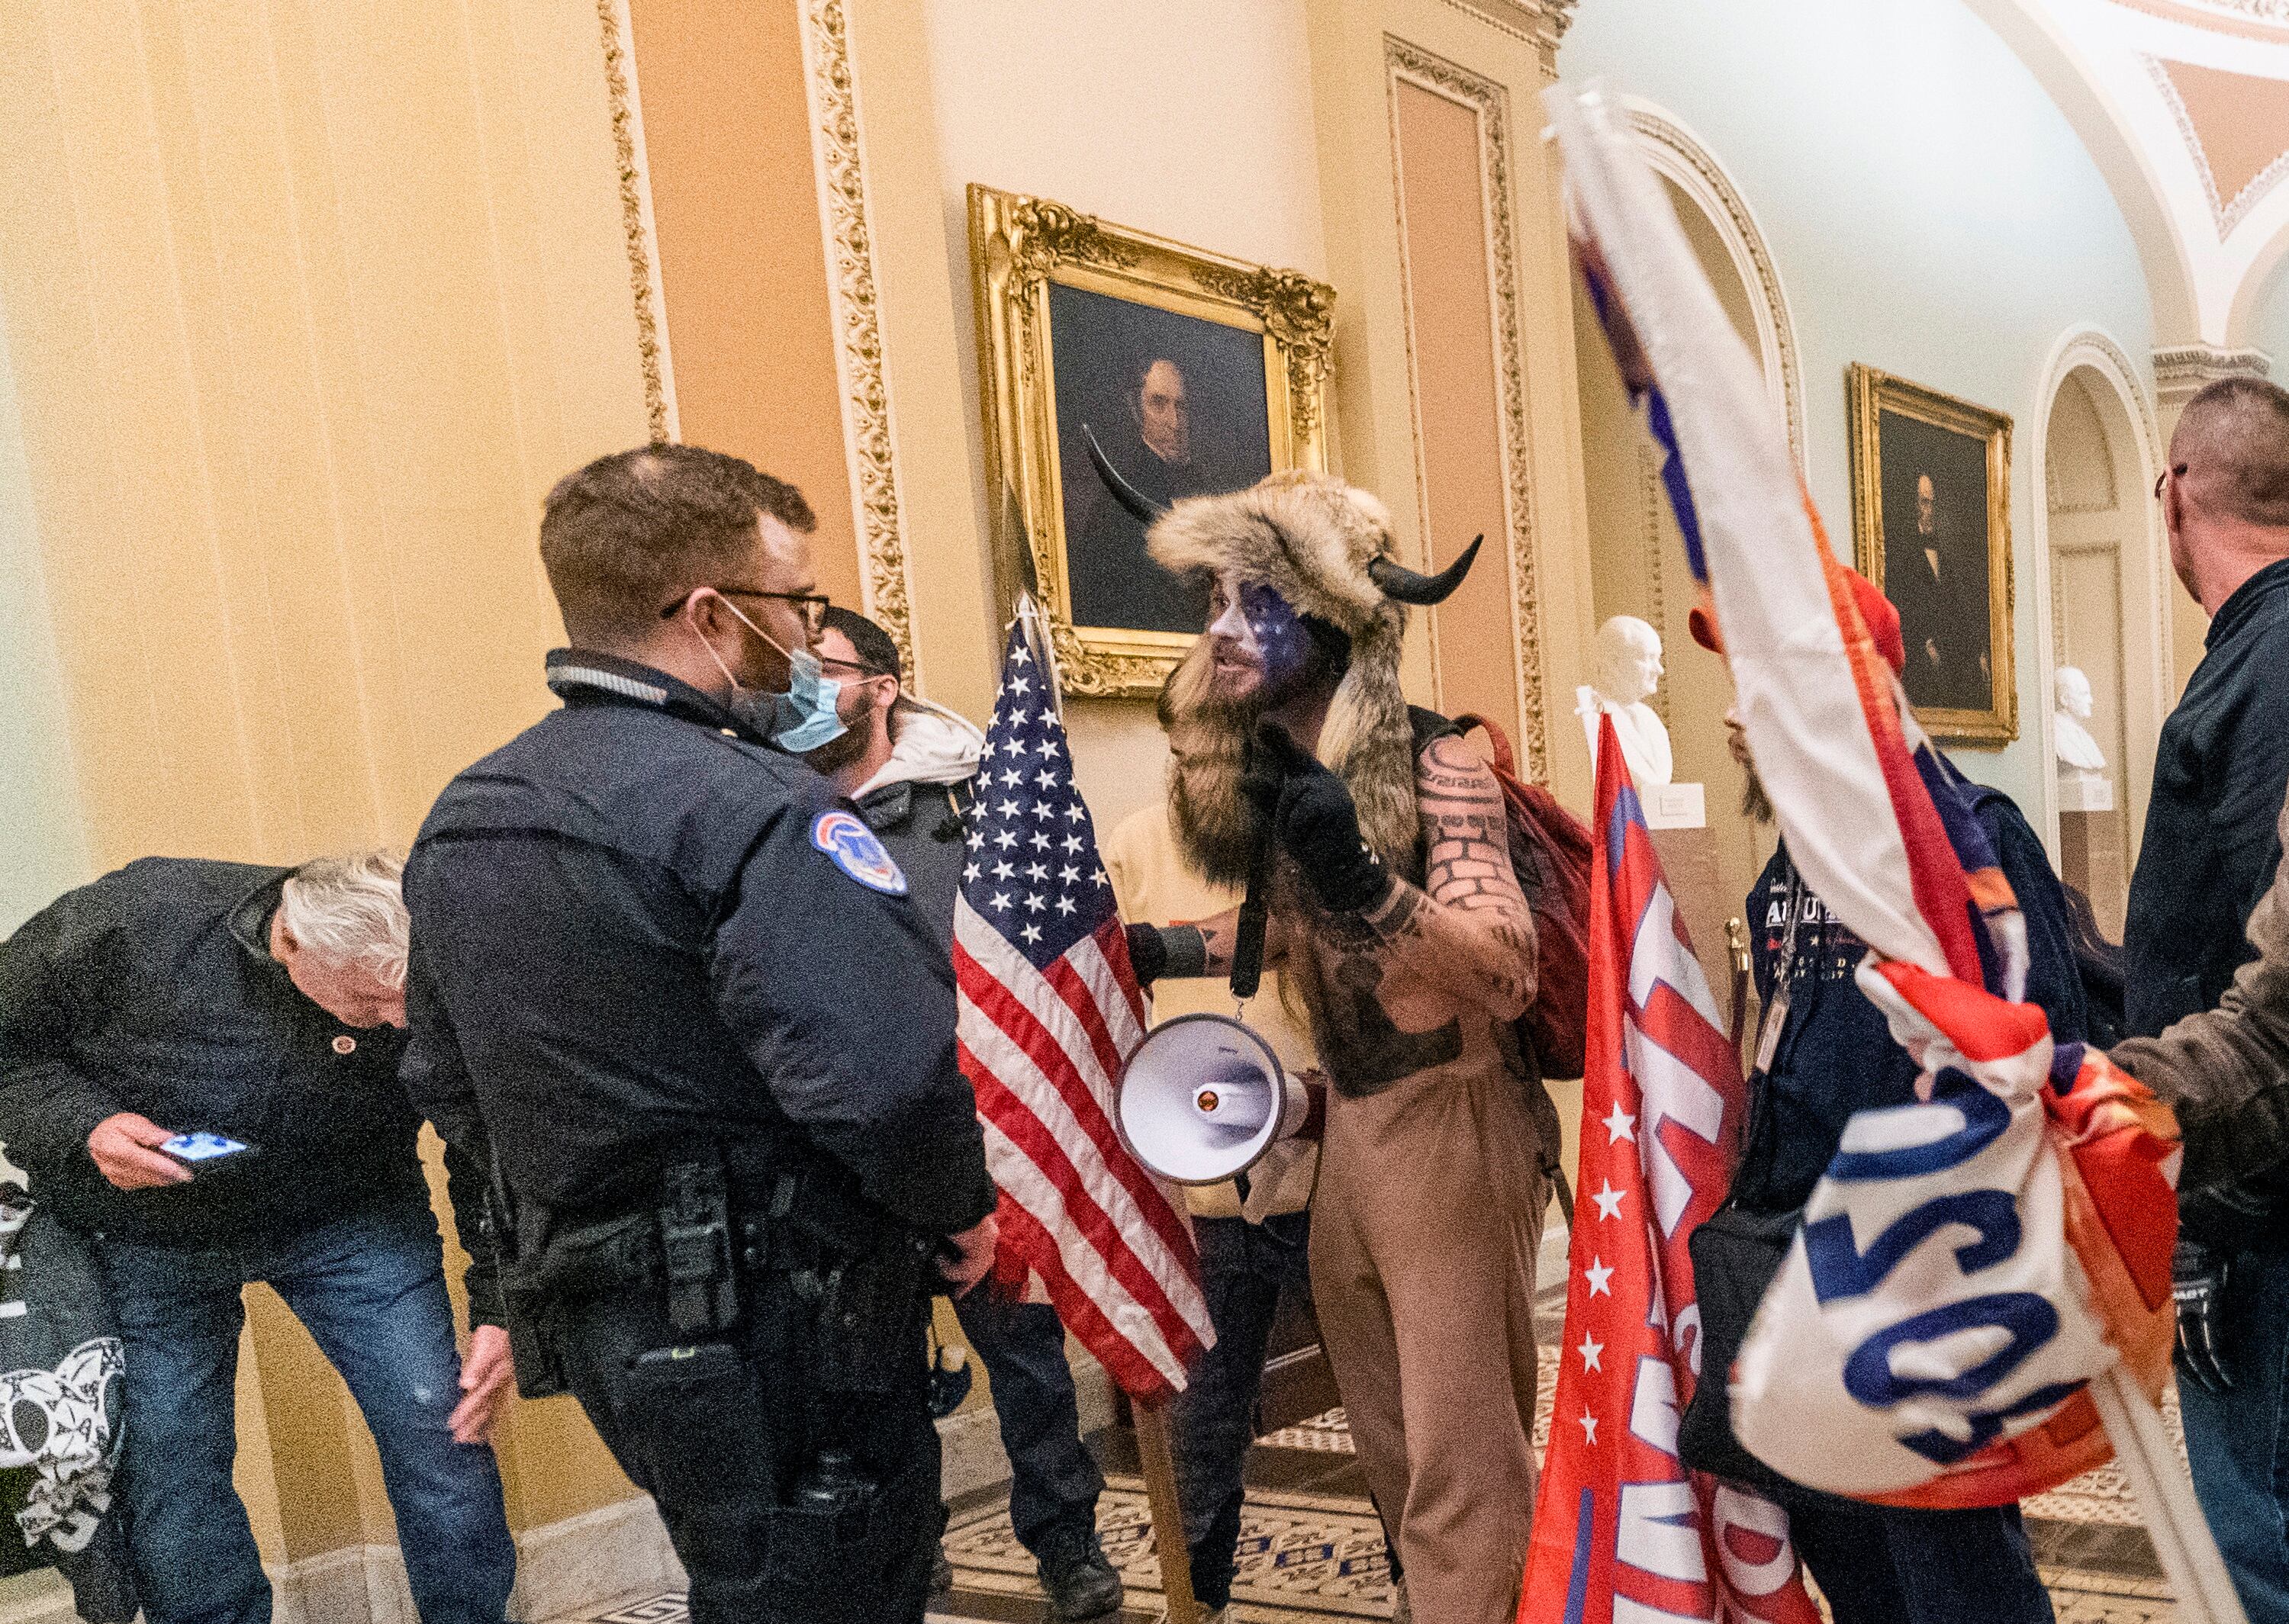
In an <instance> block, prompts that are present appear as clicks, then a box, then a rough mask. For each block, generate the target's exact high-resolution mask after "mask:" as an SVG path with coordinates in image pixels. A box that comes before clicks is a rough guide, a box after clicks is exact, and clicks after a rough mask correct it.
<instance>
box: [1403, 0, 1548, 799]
mask: <svg viewBox="0 0 2289 1624" xmlns="http://www.w3.org/2000/svg"><path fill="white" fill-rule="evenodd" d="M1383 44H1384V66H1385V68H1386V70H1387V72H1388V74H1389V76H1390V80H1391V89H1392V119H1393V121H1394V123H1393V128H1392V154H1393V156H1394V159H1395V158H1396V155H1397V153H1398V131H1397V127H1396V120H1397V117H1398V102H1397V97H1396V92H1397V87H1398V84H1399V83H1400V81H1401V80H1405V81H1407V82H1408V83H1410V84H1415V85H1416V86H1417V87H1419V88H1421V89H1423V90H1426V91H1429V92H1432V93H1433V94H1435V95H1440V96H1444V97H1446V98H1447V99H1448V100H1451V101H1457V102H1461V103H1462V104H1464V106H1466V107H1470V108H1471V109H1472V111H1473V112H1474V113H1476V114H1477V115H1478V125H1479V187H1480V193H1481V196H1482V198H1483V200H1484V206H1485V209H1486V217H1487V279H1488V281H1489V282H1490V283H1492V285H1493V288H1494V304H1495V309H1494V314H1495V375H1496V376H1497V377H1498V378H1501V380H1502V434H1503V440H1502V455H1503V494H1504V497H1505V498H1506V499H1505V502H1504V506H1505V508H1506V510H1507V511H1506V513H1505V514H1504V519H1505V521H1506V522H1505V535H1504V541H1505V543H1506V544H1507V545H1505V546H1504V548H1503V554H1504V559H1505V561H1506V562H1507V564H1508V566H1509V569H1510V584H1511V605H1510V613H1511V640H1512V643H1513V646H1514V649H1515V657H1514V658H1513V661H1512V664H1513V665H1514V666H1515V667H1516V674H1517V693H1516V697H1517V701H1518V713H1519V720H1520V722H1521V728H1522V731H1523V732H1524V733H1525V735H1526V737H1525V739H1524V740H1523V741H1522V744H1523V746H1524V749H1525V757H1526V759H1525V763H1524V765H1525V768H1526V772H1527V776H1528V777H1531V778H1535V779H1537V780H1545V781H1546V780H1547V778H1548V776H1549V771H1550V743H1549V718H1548V715H1547V713H1546V711H1545V701H1544V696H1543V681H1542V606H1541V601H1540V596H1539V588H1538V585H1537V580H1536V576H1535V537H1534V488H1533V481H1532V474H1531V469H1530V467H1529V459H1530V457H1531V450H1530V447H1531V444H1532V441H1531V437H1530V434H1531V431H1530V429H1529V426H1528V424H1527V387H1526V347H1525V344H1524V341H1523V339H1522V338H1520V336H1519V335H1520V332H1521V330H1522V322H1521V320H1520V315H1519V310H1520V300H1519V275H1518V248H1517V243H1518V230H1517V224H1516V221H1515V219H1514V218H1513V215H1512V211H1511V147H1510V94H1509V92H1507V91H1505V90H1504V89H1503V87H1502V85H1500V84H1496V83H1495V81H1494V80H1492V79H1487V78H1484V77H1482V76H1479V75H1478V74H1474V73H1472V72H1471V71H1470V70H1469V69H1468V68H1463V67H1460V66H1458V65H1456V63H1453V62H1449V61H1448V60H1446V59H1444V58H1443V57H1438V56H1434V55H1432V53H1431V52H1427V51H1425V50H1424V49H1423V48H1422V47H1421V46H1419V45H1416V44H1412V43H1411V42H1409V41H1407V40H1403V39H1400V38H1399V37H1398V36H1395V35H1388V34H1387V35H1385V36H1384V42H1383ZM1399 240H1400V282H1401V284H1402V287H1401V297H1402V299H1403V300H1404V302H1405V303H1406V304H1407V306H1408V317H1407V328H1408V340H1407V347H1408V386H1409V389H1410V390H1411V389H1412V387H1413V378H1414V362H1415V338H1414V329H1415V319H1414V312H1413V307H1412V306H1413V299H1412V295H1411V294H1408V293H1407V291H1406V290H1405V286H1404V284H1405V283H1406V281H1407V276H1408V268H1407V262H1406V261H1407V256H1406V248H1405V244H1406V241H1407V235H1406V226H1405V221H1404V220H1402V221H1401V222H1400V238H1399ZM1419 414H1420V409H1419V405H1418V407H1417V433H1416V440H1417V441H1418V442H1419V441H1420V439H1421V433H1420V415H1419Z"/></svg>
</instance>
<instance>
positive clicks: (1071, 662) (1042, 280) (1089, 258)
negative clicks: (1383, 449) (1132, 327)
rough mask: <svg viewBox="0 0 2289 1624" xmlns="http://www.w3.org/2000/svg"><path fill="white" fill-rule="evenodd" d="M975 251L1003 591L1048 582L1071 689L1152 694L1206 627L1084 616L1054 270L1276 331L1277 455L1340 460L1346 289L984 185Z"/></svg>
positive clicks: (972, 240)
mask: <svg viewBox="0 0 2289 1624" xmlns="http://www.w3.org/2000/svg"><path fill="white" fill-rule="evenodd" d="M969 259H970V275H971V281H972V285H973V292H974V297H975V299H976V300H977V365H978V376H979V379H980V387H979V390H978V394H979V396H980V397H981V398H980V405H981V408H982V410H983V411H984V414H985V488H986V490H988V491H989V492H991V493H992V498H991V506H992V509H993V516H994V538H993V539H994V547H993V564H994V576H995V586H996V589H997V592H998V593H999V596H1000V600H1001V602H1002V604H1003V605H1004V606H1005V608H1006V607H1007V606H1009V605H1010V604H1012V603H1014V602H1015V601H1016V599H1017V592H1018V589H1019V588H1020V586H1021V585H1033V584H1034V583H1038V584H1039V585H1038V593H1037V595H1038V596H1039V598H1040V599H1041V606H1042V608H1043V609H1044V610H1045V611H1046V612H1047V613H1048V615H1049V635H1050V641H1051V642H1052V644H1053V645H1054V646H1055V648H1056V650H1057V663H1058V666H1059V673H1058V674H1059V676H1060V677H1061V678H1062V680H1063V681H1064V683H1065V691H1066V692H1067V693H1071V694H1081V695H1094V696H1127V697H1140V698H1143V697H1151V696H1152V695H1154V694H1157V693H1158V692H1159V691H1160V684H1161V682H1162V681H1164V680H1165V679H1166V678H1167V676H1168V673H1169V672H1171V671H1173V670H1174V669H1176V662H1177V661H1179V660H1181V659H1182V658H1183V657H1184V651H1185V650H1186V649H1189V648H1191V647H1192V634H1191V633H1184V634H1176V633H1162V632H1145V631H1133V630H1125V629H1121V628H1117V627H1107V626H1075V625H1073V595H1072V592H1071V590H1070V586H1069V584H1068V579H1067V576H1066V569H1065V495H1064V484H1063V478H1062V472H1061V469H1060V467H1059V460H1058V453H1057V408H1056V394H1055V389H1054V385H1053V382H1052V378H1053V370H1052V354H1051V350H1050V342H1049V287H1050V284H1051V283H1062V284H1064V285H1066V286H1069V287H1081V288H1088V289H1090V290H1092V291H1097V292H1100V293H1107V294H1111V295H1113V297H1115V298H1118V299H1129V300H1132V301H1134V302H1136V303H1138V304H1142V305H1150V306H1154V307H1156V308H1159V309H1162V310H1172V311H1176V312H1177V313H1178V314H1184V315H1190V316H1196V317H1199V318H1201V319H1203V320H1206V321H1211V322H1223V323H1224V324H1225V325H1227V326H1231V327H1238V328H1242V329H1246V330H1250V331H1254V332H1258V333H1261V334H1262V335H1263V337H1264V391H1265V395H1266V397H1267V398H1266V402H1265V410H1266V411H1267V413H1268V416H1269V419H1270V421H1269V427H1270V430H1271V447H1272V466H1273V467H1274V468H1275V469H1277V468H1312V469H1320V468H1324V467H1326V466H1327V435H1326V428H1327V414H1326V407H1325V403H1324V398H1323V397H1324V394H1325V389H1326V384H1327V377H1328V356H1329V354H1330V351H1331V349H1332V346H1333V344H1334V338H1335V316H1334V312H1335V300H1336V291H1335V290H1334V289H1333V288H1330V287H1328V285H1327V284H1326V283H1319V282H1314V281H1312V279H1311V278H1310V277H1308V276H1305V275H1303V274H1302V273H1301V272H1298V271H1283V270H1273V269H1271V268H1269V267H1264V266H1259V265H1249V264H1247V263H1245V262H1243V261H1241V260H1238V259H1225V258H1224V257H1223V256H1221V255H1217V254H1210V253H1207V252H1204V251H1200V250H1198V249H1192V248H1186V247H1184V246H1183V245H1181V244H1179V243H1171V242H1169V241H1168V240H1167V239H1165V238H1162V237H1156V236H1152V235H1147V234H1146V233H1145V232H1141V231H1131V230H1129V229H1127V228H1126V227H1119V226H1110V225H1107V224H1105V222H1103V221H1101V220H1098V219H1094V218H1092V217H1091V216H1089V215H1086V214H1083V213H1081V212H1080V211H1078V210H1074V209H1071V208H1068V207H1066V206H1065V204H1063V203H1051V202H1049V201H1048V200H1047V199H1044V198H1039V197H1024V196H1020V195H1017V194H1015V193H1010V192H997V191H995V190H993V188H992V187H983V186H977V185H975V184H973V185H972V186H971V187H970V188H969ZM1005 492H1007V493H1008V498H1005V496H1004V493H1005ZM1013 506H1014V509H1015V511H1014V512H1013V511H1012V508H1013Z"/></svg>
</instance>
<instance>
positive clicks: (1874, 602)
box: [1687, 565, 1908, 675]
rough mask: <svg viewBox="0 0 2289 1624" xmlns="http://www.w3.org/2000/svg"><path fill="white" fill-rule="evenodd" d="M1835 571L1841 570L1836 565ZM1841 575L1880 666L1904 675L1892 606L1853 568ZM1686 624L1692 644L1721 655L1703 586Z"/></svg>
mask: <svg viewBox="0 0 2289 1624" xmlns="http://www.w3.org/2000/svg"><path fill="white" fill-rule="evenodd" d="M1838 568H1839V569H1840V568H1842V567H1841V566H1840V565H1839V566H1838ZM1844 573H1845V575H1846V576H1847V577H1850V579H1851V582H1852V598H1853V601H1854V602H1855V603H1857V604H1858V605H1859V606H1860V618H1861V619H1862V620H1864V621H1866V622H1867V623H1868V635H1869V636H1870V637H1872V638H1874V639H1875V641H1876V652H1877V653H1878V654H1880V655H1882V656H1883V657H1884V663H1885V664H1886V665H1889V666H1890V667H1891V668H1892V671H1893V673H1894V675H1897V674H1899V673H1902V672H1904V671H1905V670H1906V669H1907V666H1908V650H1907V645H1906V643H1904V642H1902V641H1901V638H1900V611H1899V610H1897V609H1894V608H1893V607H1892V601H1891V600H1890V599H1889V598H1886V596H1885V595H1884V594H1883V593H1881V592H1879V591H1878V590H1877V587H1876V583H1875V582H1873V581H1871V580H1870V579H1869V578H1868V577H1866V576H1864V575H1862V574H1861V573H1860V572H1859V571H1858V570H1856V569H1846V570H1845V571H1844ZM1687 625H1690V626H1691V627H1692V628H1693V641H1695V642H1696V643H1699V644H1700V645H1701V646H1702V647H1703V648H1704V649H1708V650H1709V651H1710V652H1711V654H1722V653H1724V652H1725V641H1724V639H1723V638H1721V637H1720V636H1719V635H1718V632H1717V606H1716V603H1715V601H1713V600H1712V599H1711V597H1710V594H1709V588H1708V587H1707V586H1706V585H1703V587H1702V589H1701V601H1700V602H1698V603H1696V604H1695V605H1694V606H1693V613H1692V614H1691V615H1690V616H1688V617H1687Z"/></svg>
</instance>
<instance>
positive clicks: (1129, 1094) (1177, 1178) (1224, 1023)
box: [1113, 1015, 1311, 1184]
mask: <svg viewBox="0 0 2289 1624" xmlns="http://www.w3.org/2000/svg"><path fill="white" fill-rule="evenodd" d="M1113 1107H1114V1109H1113V1117H1114V1120H1115V1122H1116V1124H1117V1125H1118V1126H1119V1127H1120V1130H1121V1142H1123V1143H1125V1144H1126V1145H1127V1146H1128V1147H1129V1154H1130V1155H1132V1156H1134V1157H1136V1158H1137V1160H1138V1161H1140V1162H1142V1163H1143V1164H1144V1165H1145V1167H1146V1168H1147V1169H1148V1170H1150V1171H1151V1172H1152V1173H1155V1174H1159V1175H1160V1177H1162V1178H1164V1179H1167V1180H1169V1181H1170V1182H1173V1183H1177V1184H1220V1183H1222V1182H1224V1180H1226V1179H1228V1178H1232V1177H1233V1176H1235V1175H1236V1174H1242V1173H1245V1172H1247V1171H1248V1169H1249V1168H1250V1167H1252V1166H1255V1165H1256V1163H1257V1162H1258V1161H1260V1160H1262V1159H1263V1157H1264V1152H1265V1151H1266V1150H1270V1149H1271V1148H1272V1146H1273V1145H1275V1144H1277V1143H1279V1142H1280V1141H1281V1140H1282V1139H1287V1138H1291V1137H1293V1136H1294V1135H1295V1134H1296V1133H1297V1132H1298V1131H1299V1130H1300V1129H1301V1128H1302V1127H1303V1126H1304V1121H1305V1119H1306V1118H1308V1117H1309V1116H1310V1115H1311V1095H1310V1094H1309V1092H1308V1091H1307V1090H1306V1089H1305V1088H1304V1084H1303V1083H1302V1081H1301V1080H1300V1079H1296V1078H1292V1077H1289V1076H1288V1073H1287V1072H1286V1071H1285V1070H1284V1069H1282V1067H1281V1066H1280V1056H1279V1055H1275V1054H1273V1053H1272V1046H1271V1045H1270V1044H1268V1043H1266V1042H1264V1039H1262V1038H1260V1037H1258V1036H1257V1035H1256V1032H1255V1031H1252V1030H1250V1029H1249V1028H1248V1027H1246V1026H1243V1025H1242V1024H1240V1023H1239V1022H1238V1021H1235V1020H1232V1019H1231V1018H1230V1017H1229V1016H1225V1015H1177V1016H1176V1017H1175V1018H1174V1019H1172V1020H1168V1021H1164V1022H1162V1023H1160V1025H1158V1026H1156V1027H1154V1028H1153V1029H1152V1031H1149V1032H1147V1033H1145V1040H1144V1041H1143V1042H1142V1043H1140V1044H1138V1045H1137V1047H1136V1049H1135V1050H1134V1051H1133V1052H1132V1053H1131V1054H1130V1055H1129V1063H1128V1064H1127V1065H1125V1066H1124V1067H1122V1068H1121V1080H1120V1083H1119V1085H1118V1091H1117V1094H1116V1097H1115V1099H1114V1102H1113Z"/></svg>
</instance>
